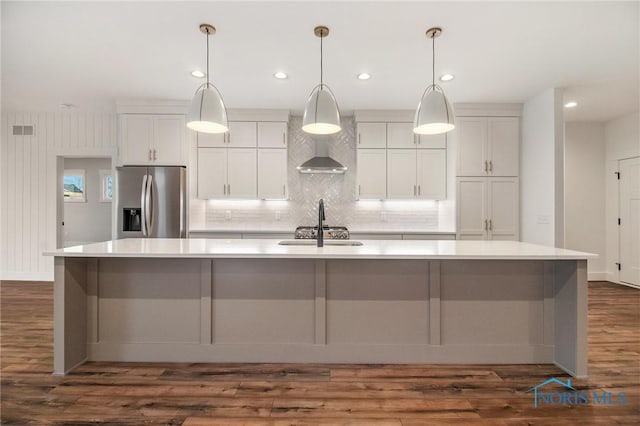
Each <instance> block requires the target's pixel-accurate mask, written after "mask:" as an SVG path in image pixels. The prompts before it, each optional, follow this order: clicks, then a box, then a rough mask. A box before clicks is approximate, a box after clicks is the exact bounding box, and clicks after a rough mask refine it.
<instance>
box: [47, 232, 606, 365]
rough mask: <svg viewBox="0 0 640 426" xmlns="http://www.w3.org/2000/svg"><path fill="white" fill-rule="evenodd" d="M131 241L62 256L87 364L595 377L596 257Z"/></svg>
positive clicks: (59, 338) (537, 251)
mask: <svg viewBox="0 0 640 426" xmlns="http://www.w3.org/2000/svg"><path fill="white" fill-rule="evenodd" d="M278 243H279V240H268V239H267V240H265V239H261V240H209V239H126V240H114V241H107V242H103V243H96V244H89V245H84V246H77V247H69V248H65V249H60V250H56V251H53V252H50V253H46V254H48V255H52V256H55V284H54V373H55V374H65V373H67V372H68V371H70V370H72V369H73V368H74V367H76V366H78V365H80V364H82V363H84V362H86V361H151V362H154V361H158V362H317V363H482V364H486V363H489V364H497V363H514V364H515V363H518V364H522V363H554V364H556V365H557V366H559V367H560V368H562V369H563V370H565V371H567V372H568V373H569V374H571V375H573V376H577V377H584V376H586V375H587V271H586V260H587V259H588V258H591V257H594V255H591V254H589V253H582V252H576V251H571V250H564V249H557V248H552V247H544V246H538V245H533V244H526V243H520V242H513V241H386V240H385V241H375V240H366V241H362V245H360V246H331V245H327V246H325V247H322V248H318V247H315V246H297V245H280V244H278Z"/></svg>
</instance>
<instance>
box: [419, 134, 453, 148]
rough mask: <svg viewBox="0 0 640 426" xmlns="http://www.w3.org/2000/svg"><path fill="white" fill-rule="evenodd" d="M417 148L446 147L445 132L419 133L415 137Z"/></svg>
mask: <svg viewBox="0 0 640 426" xmlns="http://www.w3.org/2000/svg"><path fill="white" fill-rule="evenodd" d="M417 140H418V148H427V149H446V148H447V134H446V133H442V134H439V135H420V136H418V138H417Z"/></svg>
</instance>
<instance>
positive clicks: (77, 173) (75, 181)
mask: <svg viewBox="0 0 640 426" xmlns="http://www.w3.org/2000/svg"><path fill="white" fill-rule="evenodd" d="M85 182H86V179H85V171H84V169H76V170H65V171H64V179H63V184H64V190H63V193H64V201H65V202H68V203H84V202H86V201H87V195H86V188H85Z"/></svg>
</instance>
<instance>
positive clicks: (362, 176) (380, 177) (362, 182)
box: [356, 148, 387, 200]
mask: <svg viewBox="0 0 640 426" xmlns="http://www.w3.org/2000/svg"><path fill="white" fill-rule="evenodd" d="M357 151H358V159H357V161H358V182H357V188H356V199H360V200H362V199H376V200H383V199H385V198H387V151H386V150H385V149H371V148H364V149H358V150H357Z"/></svg>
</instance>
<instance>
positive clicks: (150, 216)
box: [145, 175, 153, 236]
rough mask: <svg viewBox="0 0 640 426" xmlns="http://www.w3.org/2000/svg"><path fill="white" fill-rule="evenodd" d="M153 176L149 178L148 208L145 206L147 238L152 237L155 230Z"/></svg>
mask: <svg viewBox="0 0 640 426" xmlns="http://www.w3.org/2000/svg"><path fill="white" fill-rule="evenodd" d="M151 197H153V175H149V177H148V178H147V196H146V200H145V203H146V206H145V221H146V222H147V236H150V234H151V230H152V229H153V211H152V209H153V204H152V202H151V201H152V198H151Z"/></svg>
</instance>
